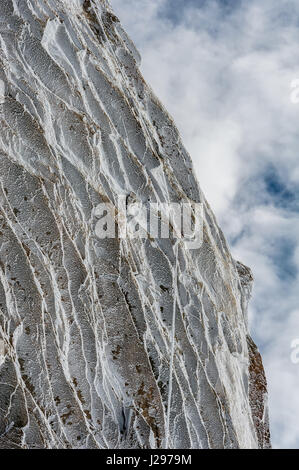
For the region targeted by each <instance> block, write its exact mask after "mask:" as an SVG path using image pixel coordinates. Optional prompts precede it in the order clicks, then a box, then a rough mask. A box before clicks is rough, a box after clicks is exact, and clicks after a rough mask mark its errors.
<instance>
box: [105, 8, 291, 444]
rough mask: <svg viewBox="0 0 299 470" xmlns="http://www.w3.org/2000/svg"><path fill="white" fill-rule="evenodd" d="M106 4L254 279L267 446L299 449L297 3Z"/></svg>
mask: <svg viewBox="0 0 299 470" xmlns="http://www.w3.org/2000/svg"><path fill="white" fill-rule="evenodd" d="M110 1H111V4H112V7H113V8H114V10H115V13H116V14H117V15H118V17H119V18H120V20H121V22H122V24H123V26H124V27H125V29H126V31H127V32H128V34H129V35H130V36H131V38H132V39H133V41H134V42H135V44H136V46H137V48H138V49H139V51H140V53H141V55H142V65H141V71H142V73H143V75H144V77H145V79H146V81H147V82H148V83H149V84H150V85H151V86H152V88H153V90H154V92H155V93H156V95H157V96H158V97H159V98H160V99H161V101H162V102H163V104H164V105H165V106H166V108H167V109H168V111H169V112H170V114H171V115H172V116H173V118H174V120H175V122H176V124H177V126H178V128H179V130H180V132H181V135H182V139H183V142H184V144H185V146H186V148H187V149H188V151H189V152H190V154H191V157H192V160H193V163H194V167H195V171H196V173H197V176H198V179H199V182H200V185H201V187H202V189H203V190H204V192H205V195H206V197H207V199H208V200H209V202H210V204H211V206H212V208H213V210H214V212H215V214H216V216H217V219H218V222H219V224H220V226H221V228H222V229H223V231H224V233H225V236H226V238H227V240H228V241H229V244H230V246H231V250H232V253H233V256H234V257H235V259H239V260H240V261H242V262H243V263H245V264H247V265H248V266H250V267H251V269H252V270H253V274H254V278H255V286H254V291H253V297H252V301H251V304H250V312H249V315H250V328H251V332H252V335H253V338H254V340H255V341H256V343H257V344H258V346H259V348H260V350H261V352H262V355H263V360H264V365H265V369H266V374H267V379H268V388H269V407H270V420H271V433H272V444H273V447H275V448H296V449H298V448H299V363H297V364H296V363H294V362H295V361H294V360H293V361H292V360H291V354H292V352H293V356H292V357H294V350H292V348H291V345H292V343H293V342H294V341H295V340H296V339H298V341H299V302H298V301H299V289H298V287H299V285H298V281H299V218H298V213H299V184H298V183H299V158H298V151H299V132H298V127H299V103H296V102H295V101H297V100H294V99H291V92H292V88H291V86H292V85H291V84H292V82H293V81H294V80H296V79H299V2H298V0H263V1H262V2H261V1H260V0H251V1H250V2H248V1H242V0H110ZM293 86H294V85H293ZM298 96H299V94H298ZM294 344H296V343H293V345H294Z"/></svg>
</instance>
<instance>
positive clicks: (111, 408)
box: [0, 0, 270, 449]
mask: <svg viewBox="0 0 299 470" xmlns="http://www.w3.org/2000/svg"><path fill="white" fill-rule="evenodd" d="M139 63H140V55H139V53H138V51H137V50H136V48H135V46H134V44H133V43H132V41H131V40H130V39H129V38H128V36H127V34H126V33H125V32H124V30H123V29H122V27H121V25H120V23H119V20H118V18H117V17H116V16H115V15H114V13H113V11H112V9H111V7H110V5H109V4H108V2H107V1H106V0H101V1H100V0H85V1H82V0H1V8H0V80H1V81H0V83H1V89H0V91H1V93H0V98H1V99H0V119H1V129H0V447H1V448H25V449H29V448H30V449H31V448H52V449H53V448H57V449H62V448H82V449H83V448H100V449H104V448H158V447H168V448H257V447H260V448H261V447H268V446H269V445H270V444H269V429H268V421H267V400H266V395H267V390H266V381H265V376H264V372H263V368H262V363H261V359H260V356H259V353H258V351H257V349H256V347H255V345H254V343H253V342H252V340H251V339H250V337H249V332H248V326H247V320H246V317H247V304H248V300H249V297H250V285H251V280H252V279H251V274H250V272H249V271H248V269H247V268H246V267H244V266H243V265H241V264H240V263H236V262H235V261H234V260H233V259H232V256H231V253H230V251H229V248H228V246H227V243H226V241H225V239H224V237H223V234H222V232H221V230H220V228H219V227H218V225H217V223H216V220H215V217H214V215H213V213H212V211H211V209H210V207H209V205H208V203H207V202H206V200H205V198H204V195H203V194H202V192H201V190H200V187H199V185H198V182H197V180H196V178H195V176H194V172H193V167H192V162H191V159H190V157H189V155H188V153H187V152H186V150H185V149H184V147H183V145H182V142H181V139H180V136H179V133H178V131H177V129H176V127H175V125H174V123H173V121H172V119H171V117H170V116H169V114H168V113H167V112H166V110H165V109H164V108H163V106H162V105H161V103H160V102H159V101H158V99H157V98H156V97H155V96H154V95H153V92H152V91H151V89H150V88H149V87H148V86H147V84H146V83H145V82H144V79H143V78H142V76H141V74H140V71H139V69H138V66H139ZM211 177H212V176H211ZM120 195H122V196H124V197H125V198H129V199H127V200H129V201H131V200H138V201H141V202H142V203H144V204H147V203H148V202H149V201H152V202H164V203H165V202H177V203H179V202H182V201H183V202H184V201H188V200H192V201H193V202H196V203H202V204H203V206H204V209H203V234H204V237H203V243H202V245H201V246H200V247H198V248H197V249H192V250H190V249H188V248H187V247H186V245H185V244H184V243H183V242H182V241H180V242H179V243H175V239H174V238H170V239H163V238H158V239H152V238H150V237H148V238H145V239H130V238H123V239H120V238H114V239H100V238H98V237H97V235H96V232H95V226H96V223H97V217H96V208H97V206H98V204H100V203H101V202H110V203H111V204H112V205H114V206H115V205H116V204H117V199H118V197H119V196H120Z"/></svg>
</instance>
